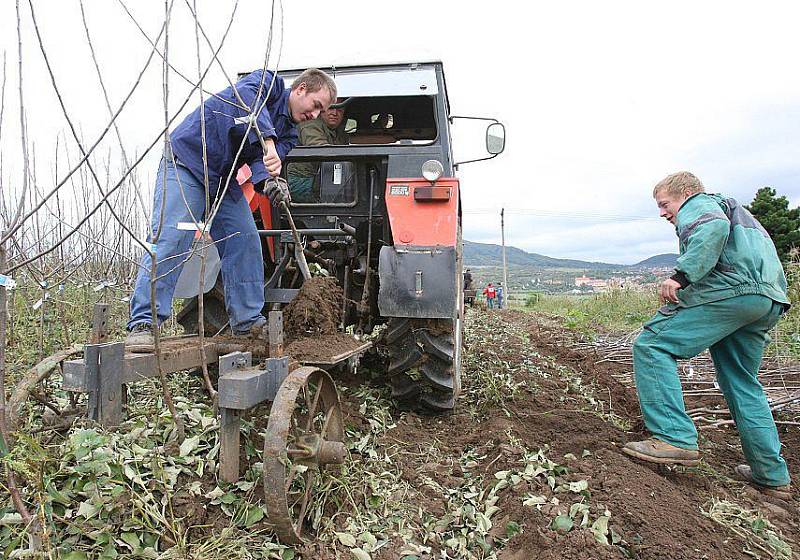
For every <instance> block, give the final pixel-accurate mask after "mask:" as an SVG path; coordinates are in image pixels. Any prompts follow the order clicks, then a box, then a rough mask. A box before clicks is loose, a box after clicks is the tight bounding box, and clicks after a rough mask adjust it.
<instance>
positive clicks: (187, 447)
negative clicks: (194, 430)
mask: <svg viewBox="0 0 800 560" xmlns="http://www.w3.org/2000/svg"><path fill="white" fill-rule="evenodd" d="M199 444H200V436H193V437H190V438H186V439H185V440H183V443H181V447H180V454H181V457H186V456H187V455H189V454H190V453H191V452H192V451H194V450H195V449H197V446H198V445H199Z"/></svg>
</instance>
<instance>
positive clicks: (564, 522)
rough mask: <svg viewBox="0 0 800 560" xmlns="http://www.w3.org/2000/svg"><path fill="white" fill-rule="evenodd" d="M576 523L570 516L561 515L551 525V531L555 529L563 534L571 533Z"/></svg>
mask: <svg viewBox="0 0 800 560" xmlns="http://www.w3.org/2000/svg"><path fill="white" fill-rule="evenodd" d="M573 525H574V523H573V521H572V518H571V517H570V516H569V515H559V516H558V517H556V518H555V519H553V522H552V523H551V524H550V528H551V529H555V530H556V531H559V532H561V533H569V532H570V530H571V529H572V527H573Z"/></svg>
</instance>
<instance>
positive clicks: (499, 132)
mask: <svg viewBox="0 0 800 560" xmlns="http://www.w3.org/2000/svg"><path fill="white" fill-rule="evenodd" d="M505 148H506V127H505V126H503V123H499V122H496V123H492V124H490V125H489V126H487V127H486V151H487V152H489V153H490V154H492V155H495V156H496V155H497V154H500V153H502V152H503V150H505Z"/></svg>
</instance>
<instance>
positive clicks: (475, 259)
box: [464, 240, 677, 270]
mask: <svg viewBox="0 0 800 560" xmlns="http://www.w3.org/2000/svg"><path fill="white" fill-rule="evenodd" d="M676 258H677V255H675V254H670V253H668V254H663V255H655V256H653V257H650V258H648V259H645V260H643V261H641V262H639V263H636V264H634V265H621V264H611V263H604V262H594V261H592V262H590V261H581V260H576V259H557V258H554V257H548V256H546V255H540V254H538V253H528V252H527V251H523V250H522V249H518V248H516V247H506V259H507V260H508V264H509V266H533V267H539V268H578V269H581V268H585V269H604V270H607V269H622V268H668V267H672V266H674V265H675V259H676ZM464 263H465V264H466V265H467V266H502V265H503V253H502V247H501V246H500V245H494V244H492V243H475V242H473V241H467V240H464Z"/></svg>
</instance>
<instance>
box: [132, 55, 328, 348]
mask: <svg viewBox="0 0 800 560" xmlns="http://www.w3.org/2000/svg"><path fill="white" fill-rule="evenodd" d="M335 99H336V85H335V83H334V82H333V80H332V79H331V78H330V76H328V75H327V74H325V73H324V72H322V71H320V70H316V69H310V70H306V71H305V72H303V73H302V74H301V75H300V76H298V77H297V79H295V80H294V82H293V83H292V86H291V88H286V87H285V86H284V83H283V79H282V78H280V77H278V76H277V75H275V74H273V73H271V72H263V71H262V70H256V71H255V72H253V73H252V74H249V75H248V76H246V77H244V78H242V79H241V80H239V81H238V82H237V83H236V86H235V88H233V87H229V88H227V89H225V90H224V91H222V92H221V93H219V94H217V95H214V96H211V97H209V98H208V99H207V100H206V101H205V103H204V104H203V106H202V110H203V116H204V119H205V146H204V145H203V138H202V135H201V115H200V110H201V107H198V108H197V109H196V110H195V111H194V112H193V113H192V114H190V115H189V116H188V117H186V119H185V120H184V121H183V122H182V123H181V124H180V125H178V127H177V128H175V130H173V131H172V133H171V134H170V144H171V153H169V150H167V152H168V153H165V154H164V157H163V158H162V160H161V164H160V165H159V169H158V177H157V179H156V188H155V195H154V202H153V215H152V219H151V222H152V223H151V227H152V230H151V232H150V242H151V243H152V249H153V251H154V252H155V254H156V263H157V269H156V274H157V279H156V288H155V291H156V309H157V314H158V318H157V324H158V325H160V324H161V323H163V322H164V321H166V320H167V318H168V317H169V316H170V313H171V312H172V296H173V293H174V291H175V284H176V282H177V280H178V276H179V275H180V272H181V268H182V264H183V262H184V261H185V260H186V258H187V257H188V251H189V249H190V247H191V245H192V240H193V238H194V235H195V232H194V230H193V229H192V228H191V227H188V228H187V227H182V228H181V227H179V224H182V223H188V224H194V223H196V222H202V221H210V222H211V228H210V234H211V237H212V238H213V239H214V240H216V247H217V250H218V252H219V254H220V259H221V263H222V281H223V284H224V288H225V308H226V310H227V312H228V317H229V319H230V326H231V330H232V331H233V333H234V334H235V335H253V336H259V334H260V331H261V329H262V327H263V326H264V325H265V324H266V318H265V317H264V316H263V315H262V313H261V310H262V308H263V307H264V264H263V261H262V257H261V241H260V239H259V236H258V232H257V230H256V226H255V222H254V221H253V215H252V213H251V211H250V206H249V205H248V203H247V200H246V199H245V198H244V195H243V193H242V190H241V187H240V186H239V184H238V183H237V181H236V171H237V170H238V169H239V167H241V166H242V165H244V164H248V165H249V166H250V169H251V170H252V173H253V175H252V182H253V184H254V185H255V186H256V189H257V190H260V191H261V192H264V191H265V189H266V191H267V192H264V194H266V195H267V196H269V198H270V200H271V201H272V202H273V204H277V203H279V202H280V201H281V200H284V199H286V198H287V197H288V193H287V192H286V189H285V187H284V186H282V185H280V184H278V183H275V182H272V181H271V182H269V183H267V182H266V179H268V178H269V177H276V176H278V175H279V174H280V172H281V166H282V163H281V162H282V161H283V159H284V158H285V157H286V154H287V153H289V151H290V150H291V149H292V148H293V147H294V146H295V144H296V143H297V129H296V124H297V123H300V122H304V121H307V120H311V119H315V118H317V116H318V115H319V113H320V111H323V110H325V109H327V108H328V106H330V104H331V103H332V102H333V100H335ZM204 152H205V154H206V157H205V162H204V158H203V154H204ZM206 178H207V179H206ZM206 180H207V185H208V193H207V192H206ZM207 198H208V200H209V201H211V204H212V206H213V205H214V204H217V205H218V210H217V213H216V215H213V214H212V215H210V216H209V215H207V210H209V209H208V208H206V199H207ZM215 201H216V202H215ZM212 220H213V221H212ZM150 273H151V260H150V255H149V254H148V253H145V254H144V256H143V257H142V261H141V265H140V268H139V274H138V277H137V279H136V285H135V288H134V292H133V296H132V297H131V316H130V320H129V321H128V336H127V338H126V340H125V343H126V347H127V350H128V351H131V352H137V351H138V352H147V351H151V350H152V348H153V335H152V329H153V323H154V321H153V317H152V314H151V307H150Z"/></svg>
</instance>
